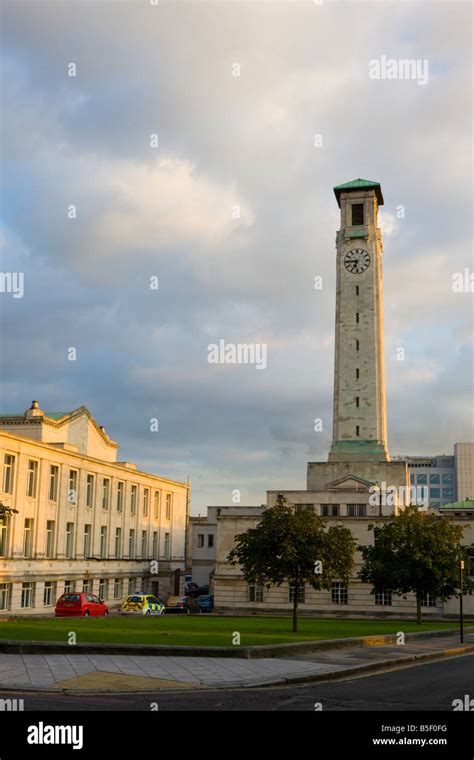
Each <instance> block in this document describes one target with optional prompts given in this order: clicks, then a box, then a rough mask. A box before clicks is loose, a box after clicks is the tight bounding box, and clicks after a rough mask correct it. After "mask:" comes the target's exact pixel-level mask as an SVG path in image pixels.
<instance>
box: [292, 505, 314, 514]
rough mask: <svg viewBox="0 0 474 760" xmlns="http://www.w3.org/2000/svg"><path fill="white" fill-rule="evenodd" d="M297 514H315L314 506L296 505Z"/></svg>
mask: <svg viewBox="0 0 474 760" xmlns="http://www.w3.org/2000/svg"><path fill="white" fill-rule="evenodd" d="M295 512H314V504H295Z"/></svg>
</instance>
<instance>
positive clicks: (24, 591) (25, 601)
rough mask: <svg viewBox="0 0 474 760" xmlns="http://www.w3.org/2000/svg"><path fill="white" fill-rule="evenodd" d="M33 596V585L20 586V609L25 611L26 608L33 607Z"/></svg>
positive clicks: (23, 584)
mask: <svg viewBox="0 0 474 760" xmlns="http://www.w3.org/2000/svg"><path fill="white" fill-rule="evenodd" d="M34 596H35V584H34V583H22V584H21V607H22V609H26V608H27V607H33V606H34V601H35V599H34Z"/></svg>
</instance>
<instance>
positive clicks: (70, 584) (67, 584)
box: [64, 580, 74, 594]
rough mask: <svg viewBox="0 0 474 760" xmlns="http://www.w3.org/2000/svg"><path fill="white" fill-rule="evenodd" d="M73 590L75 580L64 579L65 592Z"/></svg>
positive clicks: (69, 592) (68, 592)
mask: <svg viewBox="0 0 474 760" xmlns="http://www.w3.org/2000/svg"><path fill="white" fill-rule="evenodd" d="M73 591H74V581H71V580H67V581H64V593H65V594H72V592H73Z"/></svg>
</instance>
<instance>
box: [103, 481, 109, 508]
mask: <svg viewBox="0 0 474 760" xmlns="http://www.w3.org/2000/svg"><path fill="white" fill-rule="evenodd" d="M109 504H110V478H104V479H103V481H102V509H108V508H109Z"/></svg>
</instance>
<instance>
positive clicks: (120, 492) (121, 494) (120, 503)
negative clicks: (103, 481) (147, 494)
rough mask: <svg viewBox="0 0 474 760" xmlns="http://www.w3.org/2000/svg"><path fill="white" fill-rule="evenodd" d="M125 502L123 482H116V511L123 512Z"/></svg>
mask: <svg viewBox="0 0 474 760" xmlns="http://www.w3.org/2000/svg"><path fill="white" fill-rule="evenodd" d="M124 502H125V483H123V482H122V481H120V482H119V483H117V512H123V505H124Z"/></svg>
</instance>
